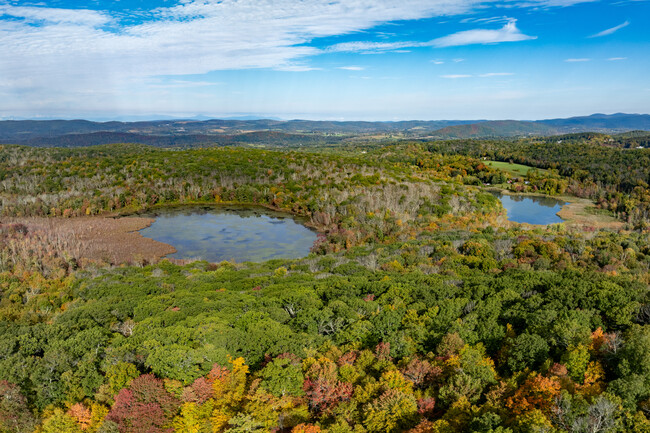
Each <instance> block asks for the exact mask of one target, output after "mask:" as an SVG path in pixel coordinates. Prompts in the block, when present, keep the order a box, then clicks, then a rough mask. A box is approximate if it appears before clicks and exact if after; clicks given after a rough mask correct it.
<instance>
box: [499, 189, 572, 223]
mask: <svg viewBox="0 0 650 433" xmlns="http://www.w3.org/2000/svg"><path fill="white" fill-rule="evenodd" d="M496 195H497V197H499V199H500V200H501V203H502V204H503V207H504V208H505V209H506V211H507V212H508V219H509V220H510V221H514V222H518V223H528V224H556V223H561V222H562V221H564V220H563V219H562V218H560V217H559V216H557V215H556V214H557V213H558V212H559V211H560V209H562V206H564V204H565V202H563V201H561V200H557V199H554V198H549V197H531V196H523V195H505V194H496Z"/></svg>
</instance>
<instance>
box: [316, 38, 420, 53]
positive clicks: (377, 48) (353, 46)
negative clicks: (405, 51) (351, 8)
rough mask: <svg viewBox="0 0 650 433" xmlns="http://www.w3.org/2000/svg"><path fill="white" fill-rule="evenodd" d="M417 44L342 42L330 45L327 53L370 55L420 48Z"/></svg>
mask: <svg viewBox="0 0 650 433" xmlns="http://www.w3.org/2000/svg"><path fill="white" fill-rule="evenodd" d="M421 45H422V44H421V43H419V42H364V41H358V42H343V43H340V44H336V45H332V46H331V47H329V48H328V49H327V51H333V52H348V53H366V52H367V53H372V52H385V51H394V50H399V49H401V48H410V47H415V46H421Z"/></svg>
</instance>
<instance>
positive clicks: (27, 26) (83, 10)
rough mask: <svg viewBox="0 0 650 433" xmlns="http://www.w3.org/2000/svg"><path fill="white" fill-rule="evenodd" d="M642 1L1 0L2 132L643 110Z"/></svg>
mask: <svg viewBox="0 0 650 433" xmlns="http://www.w3.org/2000/svg"><path fill="white" fill-rule="evenodd" d="M649 20H650V1H648V0H614V1H597V0H503V1H477V0H400V1H394V0H219V1H217V0H161V1H152V0H111V1H99V0H49V1H29V0H0V47H1V48H0V119H17V118H85V119H91V120H107V119H118V118H129V119H154V118H162V117H163V116H172V117H194V116H207V117H237V116H259V117H273V118H281V119H297V118H300V119H314V120H387V121H391V120H408V119H420V120H439V119H521V120H524V119H531V120H533V119H545V118H556V117H569V116H578V115H589V114H592V113H608V114H609V113H616V112H625V113H650V73H649V72H650V26H649V25H648V24H647V23H648V21H649Z"/></svg>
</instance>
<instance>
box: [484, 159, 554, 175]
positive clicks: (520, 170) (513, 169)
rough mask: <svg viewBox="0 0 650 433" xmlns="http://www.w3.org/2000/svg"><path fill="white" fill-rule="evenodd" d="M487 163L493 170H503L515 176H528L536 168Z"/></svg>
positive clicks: (493, 162) (504, 163) (497, 162)
mask: <svg viewBox="0 0 650 433" xmlns="http://www.w3.org/2000/svg"><path fill="white" fill-rule="evenodd" d="M485 163H486V164H487V165H489V166H490V167H492V168H496V169H499V170H503V171H505V172H506V173H510V174H511V175H513V176H526V175H527V174H528V172H529V171H530V170H532V169H534V168H535V167H530V166H528V165H521V164H511V163H509V162H501V161H485ZM538 170H539V171H540V172H544V171H546V170H541V169H538Z"/></svg>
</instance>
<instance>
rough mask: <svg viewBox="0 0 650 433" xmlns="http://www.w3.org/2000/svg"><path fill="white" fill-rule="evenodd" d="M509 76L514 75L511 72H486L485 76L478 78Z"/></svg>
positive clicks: (481, 75)
mask: <svg viewBox="0 0 650 433" xmlns="http://www.w3.org/2000/svg"><path fill="white" fill-rule="evenodd" d="M509 75H515V74H514V73H512V72H488V73H487V74H480V75H479V77H483V78H487V77H506V76H509Z"/></svg>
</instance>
